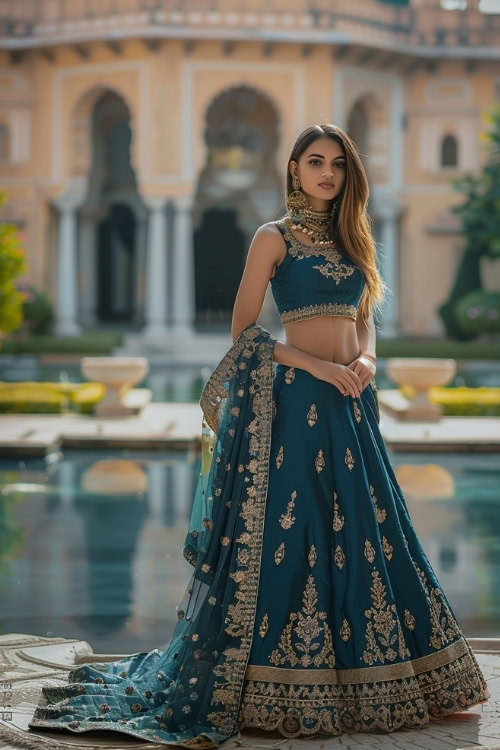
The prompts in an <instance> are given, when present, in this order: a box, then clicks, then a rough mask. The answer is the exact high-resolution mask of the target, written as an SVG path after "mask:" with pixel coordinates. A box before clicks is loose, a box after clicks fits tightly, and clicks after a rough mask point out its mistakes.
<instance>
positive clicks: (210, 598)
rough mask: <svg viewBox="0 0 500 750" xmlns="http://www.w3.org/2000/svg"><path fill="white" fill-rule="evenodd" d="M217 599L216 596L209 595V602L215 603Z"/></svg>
mask: <svg viewBox="0 0 500 750" xmlns="http://www.w3.org/2000/svg"><path fill="white" fill-rule="evenodd" d="M216 601H217V599H216V598H215V596H209V597H208V603H209V604H215V602H216Z"/></svg>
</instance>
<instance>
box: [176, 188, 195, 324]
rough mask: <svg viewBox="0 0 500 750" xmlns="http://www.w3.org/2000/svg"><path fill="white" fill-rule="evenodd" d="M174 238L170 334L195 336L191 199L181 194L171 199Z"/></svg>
mask: <svg viewBox="0 0 500 750" xmlns="http://www.w3.org/2000/svg"><path fill="white" fill-rule="evenodd" d="M173 204H174V209H175V215H174V239H173V248H172V249H173V252H172V276H173V284H172V295H173V298H172V302H173V304H172V334H173V335H174V336H175V337H179V338H181V337H182V338H184V337H185V336H192V335H196V330H195V327H194V322H195V317H196V307H195V278H194V247H193V221H192V214H191V212H192V207H193V199H192V196H190V195H182V196H178V197H177V198H174V199H173Z"/></svg>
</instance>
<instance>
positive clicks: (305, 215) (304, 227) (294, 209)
mask: <svg viewBox="0 0 500 750" xmlns="http://www.w3.org/2000/svg"><path fill="white" fill-rule="evenodd" d="M337 208H338V201H334V203H333V205H332V206H330V208H329V209H328V210H327V211H314V210H313V209H312V208H311V206H310V205H309V203H308V202H307V198H306V196H305V195H304V193H303V192H302V191H301V190H294V192H293V193H292V194H291V195H290V196H289V197H288V200H287V201H286V210H287V215H288V218H289V222H290V225H291V228H292V229H299V230H300V231H301V232H303V233H304V234H307V235H308V236H309V237H310V238H311V240H312V243H313V244H314V245H330V246H333V244H334V243H333V241H332V240H331V239H330V224H331V220H332V218H333V216H334V214H335V212H336V211H337Z"/></svg>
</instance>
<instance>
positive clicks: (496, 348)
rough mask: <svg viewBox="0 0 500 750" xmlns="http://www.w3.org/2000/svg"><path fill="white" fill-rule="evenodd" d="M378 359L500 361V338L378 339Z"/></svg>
mask: <svg viewBox="0 0 500 750" xmlns="http://www.w3.org/2000/svg"><path fill="white" fill-rule="evenodd" d="M376 351H377V357H380V358H382V357H383V358H384V359H385V358H386V357H440V358H447V357H450V358H451V359H494V360H499V359H500V337H499V336H497V337H496V338H495V337H493V336H492V337H491V340H489V341H488V340H483V341H453V340H452V339H385V340H384V339H382V338H378V339H377V346H376Z"/></svg>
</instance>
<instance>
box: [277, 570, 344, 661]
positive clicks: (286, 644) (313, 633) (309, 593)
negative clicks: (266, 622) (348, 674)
mask: <svg viewBox="0 0 500 750" xmlns="http://www.w3.org/2000/svg"><path fill="white" fill-rule="evenodd" d="M302 601H303V603H304V604H303V607H302V609H301V611H300V612H291V613H290V619H289V622H288V624H287V625H285V627H284V629H283V631H282V633H281V638H280V642H279V645H278V648H276V649H274V650H273V651H272V653H271V654H270V655H269V661H270V662H271V664H274V665H275V666H280V665H282V664H285V663H287V662H288V663H289V664H290V665H291V666H292V667H295V666H297V664H300V665H301V666H302V667H309V666H310V665H311V664H314V666H315V667H320V666H322V665H325V666H328V667H334V666H335V651H334V649H333V639H332V633H331V631H330V628H329V626H328V624H327V622H326V620H327V615H326V612H319V611H317V610H316V603H317V601H318V594H317V591H316V587H315V585H314V577H313V576H312V575H309V576H308V579H307V584H306V587H305V589H304V592H303V594H302ZM294 623H295V626H294ZM292 631H293V632H294V633H295V634H296V636H297V642H296V643H295V645H294V644H293V642H292ZM318 638H321V639H322V641H323V647H322V648H321V651H319V653H316V654H315V655H314V656H313V655H312V654H313V652H315V651H318V649H319V648H320V646H321V641H320V642H318V641H317V639H318ZM296 652H298V653H296Z"/></svg>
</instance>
